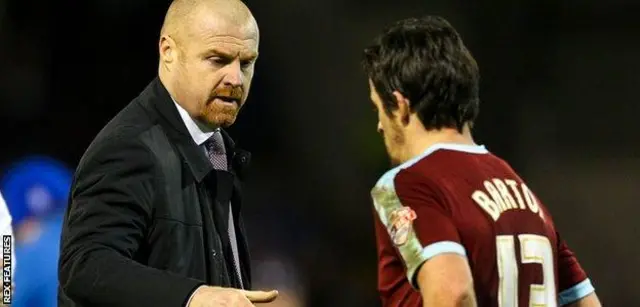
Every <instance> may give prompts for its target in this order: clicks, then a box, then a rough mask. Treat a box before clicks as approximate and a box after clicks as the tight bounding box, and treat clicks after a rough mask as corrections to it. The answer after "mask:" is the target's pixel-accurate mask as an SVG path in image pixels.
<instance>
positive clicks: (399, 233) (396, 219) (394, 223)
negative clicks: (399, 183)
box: [389, 206, 417, 246]
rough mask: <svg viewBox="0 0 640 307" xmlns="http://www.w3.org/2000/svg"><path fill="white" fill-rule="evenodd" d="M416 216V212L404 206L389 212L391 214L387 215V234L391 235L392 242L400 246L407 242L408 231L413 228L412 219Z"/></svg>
mask: <svg viewBox="0 0 640 307" xmlns="http://www.w3.org/2000/svg"><path fill="white" fill-rule="evenodd" d="M416 217H417V215H416V212H415V211H413V209H411V208H409V207H405V206H403V207H401V208H398V209H396V210H394V211H393V212H391V215H390V216H389V222H390V225H391V227H390V229H389V235H390V236H391V240H393V244H395V245H396V246H402V245H404V244H405V243H407V239H408V238H409V233H410V232H411V229H412V228H413V227H412V225H413V221H414V220H415V219H416Z"/></svg>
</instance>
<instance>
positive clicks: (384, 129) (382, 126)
mask: <svg viewBox="0 0 640 307" xmlns="http://www.w3.org/2000/svg"><path fill="white" fill-rule="evenodd" d="M369 91H370V98H371V101H372V102H373V105H374V106H375V108H376V110H377V113H378V133H380V135H382V138H383V140H384V145H385V147H386V149H387V153H388V154H389V159H390V160H391V164H392V165H398V164H400V163H402V161H403V159H404V158H403V157H404V145H405V133H404V131H403V129H402V125H401V123H400V120H399V119H398V117H397V116H393V117H391V116H389V115H387V113H386V112H385V111H384V106H383V105H382V99H381V98H380V96H379V95H378V91H377V90H376V88H375V86H374V85H373V83H372V82H371V80H369Z"/></svg>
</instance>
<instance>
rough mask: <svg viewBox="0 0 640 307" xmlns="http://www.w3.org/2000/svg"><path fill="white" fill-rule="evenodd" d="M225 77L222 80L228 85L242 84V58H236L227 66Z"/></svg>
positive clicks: (236, 85)
mask: <svg viewBox="0 0 640 307" xmlns="http://www.w3.org/2000/svg"><path fill="white" fill-rule="evenodd" d="M225 70H226V71H225V74H224V79H223V80H222V81H223V82H224V84H225V85H226V86H232V87H238V86H242V83H243V81H244V80H243V79H244V75H243V74H242V67H241V65H240V60H238V59H236V60H234V61H233V62H231V63H229V65H227V67H225Z"/></svg>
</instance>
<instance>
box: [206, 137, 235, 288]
mask: <svg viewBox="0 0 640 307" xmlns="http://www.w3.org/2000/svg"><path fill="white" fill-rule="evenodd" d="M205 147H206V149H207V155H208V156H209V161H211V164H212V165H213V168H214V169H216V170H221V171H226V170H227V154H226V150H225V148H224V140H223V138H222V133H220V131H219V130H217V131H216V132H215V133H214V134H213V136H212V137H211V138H210V139H209V140H207V141H206V142H205ZM228 225H229V228H228V231H227V232H228V233H229V241H230V243H231V251H232V253H233V265H234V266H235V269H236V273H238V280H240V286H241V287H242V288H244V286H243V283H242V274H241V273H240V258H239V257H238V241H237V240H236V228H235V226H234V223H233V212H232V208H231V203H229V223H228Z"/></svg>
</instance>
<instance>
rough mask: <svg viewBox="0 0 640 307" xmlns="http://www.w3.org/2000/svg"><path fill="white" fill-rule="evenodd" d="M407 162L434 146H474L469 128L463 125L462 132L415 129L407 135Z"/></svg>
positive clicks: (447, 129)
mask: <svg viewBox="0 0 640 307" xmlns="http://www.w3.org/2000/svg"><path fill="white" fill-rule="evenodd" d="M406 139H407V140H408V142H407V143H406V145H407V148H406V153H407V160H409V159H411V158H413V157H416V156H418V155H421V154H422V153H423V152H424V151H425V150H427V148H429V147H431V146H433V145H435V144H457V145H472V146H473V145H476V143H475V141H474V140H473V136H472V135H471V128H470V127H469V125H465V126H464V128H463V129H462V132H459V131H458V130H456V129H451V128H444V129H440V130H425V129H424V128H422V129H415V130H414V131H412V132H411V133H410V135H407V138H406Z"/></svg>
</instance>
